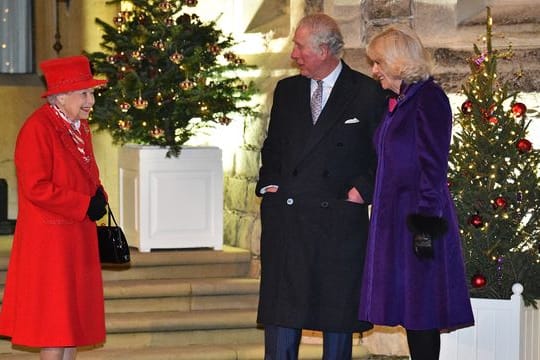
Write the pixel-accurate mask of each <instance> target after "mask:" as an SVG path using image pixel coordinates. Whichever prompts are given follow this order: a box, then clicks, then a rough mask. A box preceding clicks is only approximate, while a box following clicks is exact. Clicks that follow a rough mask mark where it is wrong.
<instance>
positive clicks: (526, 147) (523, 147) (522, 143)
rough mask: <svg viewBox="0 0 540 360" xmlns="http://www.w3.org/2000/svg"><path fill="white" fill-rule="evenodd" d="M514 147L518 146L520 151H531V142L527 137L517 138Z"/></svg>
mask: <svg viewBox="0 0 540 360" xmlns="http://www.w3.org/2000/svg"><path fill="white" fill-rule="evenodd" d="M516 147H517V148H518V150H519V152H520V153H526V152H529V151H531V149H532V143H531V142H530V141H529V140H527V139H519V140H518V142H517V143H516Z"/></svg>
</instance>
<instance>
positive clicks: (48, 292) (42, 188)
mask: <svg viewBox="0 0 540 360" xmlns="http://www.w3.org/2000/svg"><path fill="white" fill-rule="evenodd" d="M67 129H68V128H67V123H66V122H65V121H64V120H62V119H61V118H59V117H58V116H57V115H56V114H55V113H54V112H53V111H52V110H51V108H50V106H49V105H43V106H42V107H41V108H39V109H38V110H37V111H36V112H34V113H33V114H32V115H31V116H30V117H29V118H28V120H27V121H26V122H25V124H24V125H23V127H22V129H21V131H20V133H19V136H18V138H17V144H16V149H15V166H16V170H17V179H18V197H19V199H18V200H19V214H18V217H17V226H16V229H15V236H14V240H13V247H12V251H11V258H10V262H9V267H8V274H7V279H6V286H5V290H4V299H3V303H2V308H1V312H0V334H2V335H5V336H8V337H11V338H12V342H13V343H14V344H18V345H25V346H31V347H64V346H83V345H91V344H98V343H102V342H104V341H105V319H104V304H103V284H102V279H101V266H100V262H99V255H98V247H97V235H96V224H95V222H93V221H91V220H90V219H89V218H88V216H87V215H86V210H87V209H88V204H89V202H90V198H91V196H92V195H93V194H94V193H95V191H96V188H97V187H98V186H99V185H100V180H99V172H98V168H97V165H96V162H95V159H94V157H93V149H92V143H91V134H90V129H89V127H88V124H87V122H86V121H81V133H82V138H83V139H84V141H85V147H86V149H85V150H86V153H87V154H91V159H90V161H89V162H84V161H83V159H82V157H81V156H80V155H79V153H78V151H77V148H76V146H75V144H74V142H73V140H72V138H71V136H70V135H69V133H68V130H67Z"/></svg>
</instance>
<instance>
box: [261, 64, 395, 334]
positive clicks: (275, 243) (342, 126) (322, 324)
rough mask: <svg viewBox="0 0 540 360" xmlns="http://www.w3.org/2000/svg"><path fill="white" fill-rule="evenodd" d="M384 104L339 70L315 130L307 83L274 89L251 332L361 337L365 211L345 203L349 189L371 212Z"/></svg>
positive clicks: (369, 87) (357, 78)
mask: <svg viewBox="0 0 540 360" xmlns="http://www.w3.org/2000/svg"><path fill="white" fill-rule="evenodd" d="M384 102H385V98H384V96H383V94H382V92H381V89H380V87H379V86H378V85H377V83H376V82H375V81H374V80H372V79H370V78H368V77H367V76H365V75H362V74H360V73H358V72H356V71H353V70H352V69H350V68H349V67H348V66H347V65H346V64H344V63H343V69H342V71H341V73H340V75H339V77H338V79H337V81H336V83H335V85H334V87H333V89H332V92H331V94H330V97H329V99H328V101H327V103H326V105H325V107H324V109H323V111H322V113H321V115H320V117H319V120H318V121H317V124H316V125H315V126H314V125H313V124H312V119H311V110H310V79H308V78H306V77H303V76H293V77H290V78H286V79H283V80H281V81H279V82H278V84H277V86H276V89H275V92H274V99H273V106H272V112H271V119H270V124H269V129H268V135H267V138H266V140H265V142H264V146H263V149H262V167H261V169H260V174H259V175H260V176H259V181H258V183H257V188H256V191H257V194H258V195H260V190H261V188H263V187H265V186H267V185H278V186H279V190H278V192H277V193H266V194H265V195H264V196H263V200H262V202H261V222H262V237H261V262H262V274H261V291H260V302H259V312H258V322H259V323H261V324H274V325H281V326H286V327H293V328H306V329H314V330H327V331H343V332H344V331H358V330H364V329H367V328H370V327H371V325H370V324H367V323H365V322H360V321H358V320H357V319H358V316H357V310H358V302H359V292H360V282H361V274H362V267H363V258H364V251H365V243H366V241H367V231H368V206H367V205H359V204H356V203H352V202H348V201H346V198H347V192H348V190H349V189H350V188H351V187H356V188H357V189H358V190H359V192H360V193H361V194H362V196H363V197H364V199H365V200H366V201H367V202H369V201H370V200H371V197H372V192H373V179H374V168H375V163H376V161H375V155H374V149H373V146H372V133H373V131H374V129H375V128H376V123H377V122H378V120H379V119H380V117H381V115H382V111H383V109H384Z"/></svg>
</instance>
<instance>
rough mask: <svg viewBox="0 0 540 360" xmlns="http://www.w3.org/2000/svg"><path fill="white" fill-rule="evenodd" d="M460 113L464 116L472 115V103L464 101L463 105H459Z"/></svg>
mask: <svg viewBox="0 0 540 360" xmlns="http://www.w3.org/2000/svg"><path fill="white" fill-rule="evenodd" d="M461 112H463V113H464V114H465V115H470V114H472V101H471V100H466V101H465V102H464V103H463V105H461Z"/></svg>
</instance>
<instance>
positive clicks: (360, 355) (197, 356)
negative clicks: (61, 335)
mask: <svg viewBox="0 0 540 360" xmlns="http://www.w3.org/2000/svg"><path fill="white" fill-rule="evenodd" d="M0 356H1V358H2V360H30V359H34V360H35V359H36V354H32V353H28V352H22V351H14V353H12V354H0ZM321 356H322V346H321V345H320V344H302V345H301V346H300V354H299V357H300V358H301V359H303V360H312V359H321ZM368 358H369V354H368V352H367V351H366V350H365V348H364V347H362V346H359V345H355V346H353V359H355V360H359V359H368ZM77 359H81V360H118V359H129V360H158V359H159V360H210V359H212V360H262V359H264V346H263V345H262V343H258V344H240V345H235V344H230V345H191V346H174V347H173V346H171V347H159V348H158V347H147V348H137V349H107V348H106V347H104V348H98V349H94V350H90V351H85V350H82V351H79V354H78V356H77Z"/></svg>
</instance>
